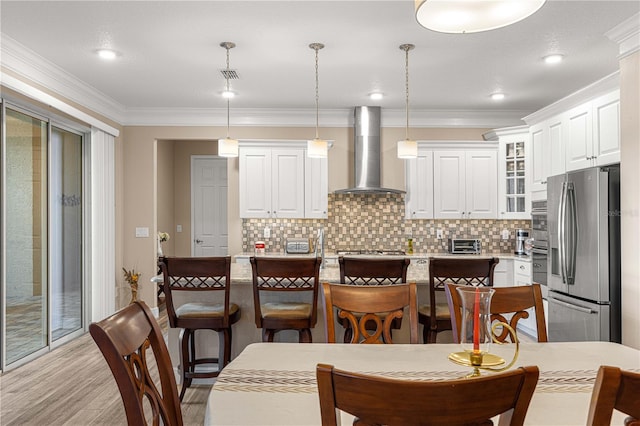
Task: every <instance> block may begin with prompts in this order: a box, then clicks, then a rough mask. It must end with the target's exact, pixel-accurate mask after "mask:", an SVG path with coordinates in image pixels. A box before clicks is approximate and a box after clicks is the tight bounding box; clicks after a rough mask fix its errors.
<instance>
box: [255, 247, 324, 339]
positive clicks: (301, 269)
mask: <svg viewBox="0 0 640 426" xmlns="http://www.w3.org/2000/svg"><path fill="white" fill-rule="evenodd" d="M250 262H251V269H252V275H253V305H254V309H255V321H256V327H258V328H261V329H262V340H263V341H264V342H273V338H274V335H275V334H276V333H277V332H279V331H282V330H297V331H298V341H299V342H304V343H311V342H312V337H311V329H312V328H313V327H314V326H315V325H316V321H317V315H318V286H319V281H320V278H319V277H320V264H321V263H322V258H320V257H313V258H286V257H263V256H257V257H251V259H250ZM285 292H286V293H290V294H293V293H297V294H299V295H300V294H301V295H304V296H306V301H304V300H303V301H291V300H285V298H284V297H281V298H280V299H279V300H278V299H274V297H277V296H274V294H275V293H281V294H284V293H285ZM263 293H270V295H271V296H272V297H271V298H270V299H269V300H264V299H265V298H266V294H263Z"/></svg>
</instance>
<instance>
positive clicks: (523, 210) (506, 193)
mask: <svg viewBox="0 0 640 426" xmlns="http://www.w3.org/2000/svg"><path fill="white" fill-rule="evenodd" d="M484 136H485V139H487V140H497V141H498V142H499V144H498V218H499V219H531V215H530V211H531V206H530V204H531V197H530V192H531V189H530V183H529V175H530V172H529V164H530V163H529V160H530V156H529V145H530V144H529V129H528V127H527V126H518V127H508V128H503V129H496V130H493V131H491V132H489V133H487V134H485V135H484Z"/></svg>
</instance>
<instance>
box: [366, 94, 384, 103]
mask: <svg viewBox="0 0 640 426" xmlns="http://www.w3.org/2000/svg"><path fill="white" fill-rule="evenodd" d="M383 97H384V95H383V94H382V93H380V92H374V93H369V99H371V100H372V101H379V100H380V99H382V98H383Z"/></svg>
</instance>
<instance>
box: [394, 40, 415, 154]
mask: <svg viewBox="0 0 640 426" xmlns="http://www.w3.org/2000/svg"><path fill="white" fill-rule="evenodd" d="M414 47H415V46H414V45H413V44H401V45H400V49H401V50H404V55H405V61H404V64H405V89H406V98H405V100H406V110H407V123H406V127H405V140H403V141H398V158H403V159H407V158H416V157H418V143H417V142H416V141H414V140H411V139H409V51H410V50H411V49H413V48H414Z"/></svg>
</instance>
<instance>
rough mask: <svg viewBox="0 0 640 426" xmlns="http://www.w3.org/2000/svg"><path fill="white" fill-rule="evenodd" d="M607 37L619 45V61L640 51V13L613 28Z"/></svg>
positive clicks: (607, 33)
mask: <svg viewBox="0 0 640 426" xmlns="http://www.w3.org/2000/svg"><path fill="white" fill-rule="evenodd" d="M605 35H606V36H607V37H608V38H609V39H610V40H611V41H614V42H616V43H618V46H619V48H620V54H619V55H618V59H622V58H624V57H626V56H629V55H631V54H633V53H635V52H638V51H640V13H636V14H635V15H633V16H632V17H630V18H629V19H627V20H626V21H624V22H622V23H621V24H619V25H617V26H616V27H614V28H612V29H611V30H609V31H608V32H606V33H605Z"/></svg>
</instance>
